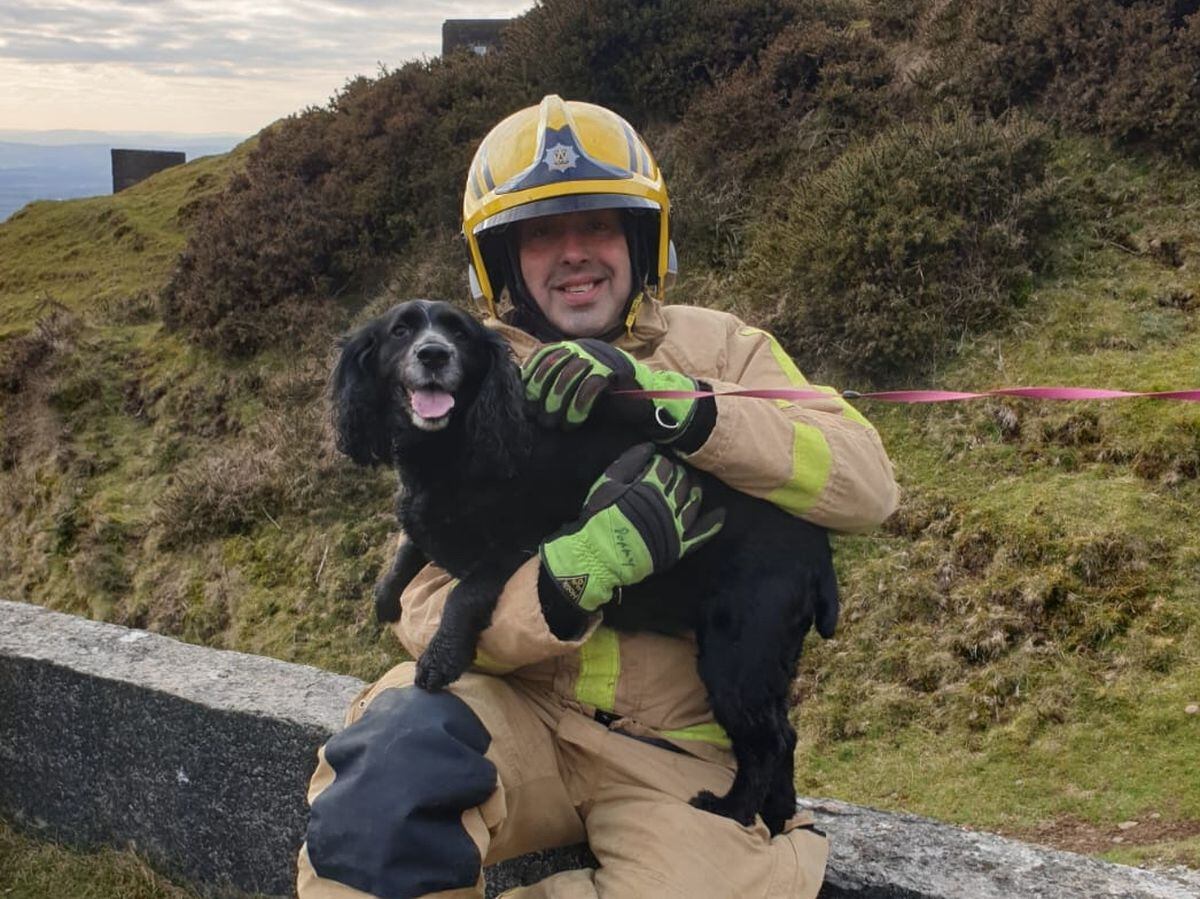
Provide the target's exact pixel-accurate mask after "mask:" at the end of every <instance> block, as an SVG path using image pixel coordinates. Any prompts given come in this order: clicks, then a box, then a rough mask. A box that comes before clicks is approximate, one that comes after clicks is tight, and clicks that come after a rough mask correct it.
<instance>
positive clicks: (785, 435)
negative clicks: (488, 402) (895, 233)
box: [394, 302, 898, 763]
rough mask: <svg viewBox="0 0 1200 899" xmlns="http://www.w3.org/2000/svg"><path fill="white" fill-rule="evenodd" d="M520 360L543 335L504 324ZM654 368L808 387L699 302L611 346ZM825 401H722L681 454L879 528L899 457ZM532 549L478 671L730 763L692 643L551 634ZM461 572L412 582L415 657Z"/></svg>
mask: <svg viewBox="0 0 1200 899" xmlns="http://www.w3.org/2000/svg"><path fill="white" fill-rule="evenodd" d="M488 324H489V326H491V327H494V328H495V329H496V330H498V331H500V332H501V333H502V334H503V335H504V337H505V338H506V339H507V340H508V341H509V343H510V344H511V345H512V347H513V350H514V352H515V354H516V356H517V358H518V359H520V360H524V359H526V358H528V357H529V356H530V355H531V354H532V353H533V351H534V350H535V349H537V347H538V345H539V344H538V342H537V341H536V340H535V339H534V338H532V337H530V336H529V335H528V334H526V333H525V332H523V331H519V330H517V329H515V328H512V327H509V326H507V325H505V324H502V323H500V322H497V321H491V322H489V323H488ZM615 344H616V346H618V347H620V348H621V349H623V350H626V351H627V352H629V353H630V354H632V355H633V356H634V357H636V358H637V359H639V360H640V361H642V362H644V363H646V364H647V365H649V366H650V367H651V368H655V369H670V370H674V371H679V372H683V373H684V374H687V375H690V376H692V377H696V378H700V379H703V380H705V381H707V382H708V383H709V384H711V385H712V387H713V389H714V390H715V391H717V392H720V391H721V390H723V389H733V388H736V387H743V388H750V387H758V388H763V387H806V388H809V389H812V387H811V385H809V384H808V382H807V381H806V380H805V379H804V377H803V375H801V374H800V372H799V370H798V369H797V368H796V366H795V364H794V363H793V362H792V360H791V359H789V358H788V356H787V354H786V353H785V352H784V351H783V349H782V348H781V347H780V345H779V344H778V343H777V342H776V341H775V339H774V338H773V337H772V336H771V335H770V334H768V333H766V332H765V331H762V330H760V329H757V328H751V327H749V326H747V325H745V324H744V323H742V322H741V321H739V320H738V319H737V318H736V317H735V316H732V315H729V314H726V313H723V312H715V311H713V310H709V309H701V308H697V307H692V306H660V305H659V304H657V303H650V302H648V303H645V304H643V306H642V309H641V311H640V312H639V314H638V317H637V320H636V322H635V323H634V327H633V329H632V331H631V333H629V334H626V335H625V336H623V337H622V338H620V339H619V340H617V341H615ZM816 389H819V390H822V391H826V390H827V391H828V393H829V394H830V395H829V399H828V400H814V401H807V400H806V401H802V402H797V403H792V402H787V401H783V400H764V399H754V398H745V397H720V396H718V397H717V400H716V403H717V418H716V424H715V426H714V428H713V431H712V433H711V435H710V436H709V438H708V439H707V441H706V442H705V443H704V445H703V446H701V447H700V449H698V450H697V451H696V452H695V453H693V454H691V455H690V456H688V457H687V461H688V462H689V463H690V464H692V465H694V466H696V467H697V468H701V469H704V470H706V471H709V472H711V473H712V474H714V475H716V476H717V477H719V478H720V479H721V480H723V481H724V482H725V483H727V484H729V485H730V486H731V487H734V488H736V489H738V490H741V491H742V492H744V493H748V494H751V495H752V496H757V497H762V498H765V499H767V500H768V501H770V502H772V503H774V504H776V505H778V506H780V507H782V508H784V509H786V510H787V511H789V512H792V513H794V514H796V515H801V516H803V517H804V518H806V519H808V520H810V521H813V522H815V523H817V524H820V525H823V526H825V527H828V528H830V529H832V530H836V531H858V530H863V529H866V528H870V527H873V526H875V525H877V524H879V523H881V522H882V521H883V520H884V519H885V518H887V516H888V515H890V514H891V512H892V511H893V509H895V507H896V503H897V494H898V490H897V487H896V483H895V480H894V479H893V476H892V466H891V463H890V462H889V461H888V458H887V454H886V453H885V451H884V449H883V445H882V443H881V442H880V439H879V436H878V434H877V433H876V432H875V430H874V428H872V427H871V425H870V424H869V423H868V422H867V420H866V419H865V418H863V417H862V415H860V414H859V413H858V412H857V411H855V410H854V409H853V408H851V406H850V405H849V404H848V403H846V402H845V401H844V400H842V399H841V398H840V397H839V396H838V395H837V393H836V391H834V390H832V389H828V388H816ZM538 565H539V561H538V559H537V557H536V556H535V557H533V558H532V559H530V560H529V561H528V562H526V563H525V564H524V565H523V566H522V567H521V568H520V569H518V570H517V572H516V573H515V574H514V575H513V576H512V578H511V579H510V580H509V582H508V584H507V585H506V587H505V589H504V592H503V593H502V594H501V596H500V601H499V604H498V605H497V607H496V611H495V614H494V615H493V617H492V624H491V626H490V627H488V629H487V630H486V631H484V633H483V636H482V638H481V640H480V645H479V648H478V654H477V657H476V667H477V668H479V669H480V670H482V671H489V672H493V673H497V674H508V675H510V676H511V677H512V678H514V679H516V680H518V681H520V682H521V683H522V684H524V685H525V686H527V687H529V688H530V689H532V690H535V691H539V692H541V691H544V692H545V694H546V698H547V699H548V700H551V701H556V702H562V703H566V704H568V705H570V706H573V707H576V708H579V709H580V710H582V711H584V712H585V713H586V714H592V713H593V712H595V711H596V710H600V711H604V712H609V713H612V714H613V715H616V716H620V720H618V721H616V722H615V723H614V724H613V725H611V726H612V727H614V728H615V729H620V730H624V731H627V732H629V733H632V734H634V735H639V736H654V737H659V738H663V739H667V740H670V741H671V742H673V743H675V744H676V745H678V746H680V747H681V748H684V749H686V750H687V751H689V752H692V753H693V754H695V755H699V756H701V757H706V758H711V759H712V760H714V761H722V762H726V763H728V761H729V758H730V756H729V755H728V747H729V740H728V737H727V736H726V735H725V733H724V732H723V730H722V729H721V728H720V727H719V726H718V725H717V724H716V723H715V722H713V720H712V714H711V712H710V710H709V708H708V702H707V699H706V692H705V689H704V686H703V684H702V683H701V681H700V678H699V675H698V674H697V672H696V659H695V644H694V642H693V641H692V640H690V639H682V638H678V637H665V636H660V635H657V634H640V633H639V634H625V633H620V634H619V633H617V632H615V631H613V630H612V629H610V628H607V627H604V626H602V625H600V618H599V616H597V617H596V621H594V622H593V624H592V626H591V627H590V628H589V630H588V631H587V633H586V634H585V635H584V637H583V638H581V639H579V640H574V641H563V640H559V639H557V638H556V637H555V636H554V635H553V634H552V633H551V632H550V630H549V629H548V628H547V626H546V623H545V620H544V619H543V617H542V611H541V605H540V603H539V601H538V595H537V581H538ZM452 586H453V581H452V579H451V578H450V576H449V575H447V574H446V573H445V572H444V571H442V570H441V569H439V568H437V567H436V566H433V565H429V566H427V567H426V568H425V569H424V570H423V571H421V572H420V573H419V574H418V575H417V577H416V578H415V579H414V580H413V581H412V583H411V584H410V585H409V586H408V588H407V589H406V590H405V591H404V594H403V596H402V598H401V602H402V604H403V612H402V614H401V618H400V620H399V621H398V622H397V623H396V624H395V625H394V627H395V630H396V634H397V636H398V637H399V638H400V641H401V642H402V643H403V644H404V646H405V648H406V649H407V650H408V651H409V652H411V653H412V654H413V656H414V657H416V656H418V655H420V653H421V652H422V651H423V650H424V648H425V647H426V646H427V645H428V643H429V641H430V639H431V638H432V637H433V634H434V632H435V631H436V630H437V626H438V623H439V622H440V621H441V615H442V607H443V604H444V603H445V601H446V597H447V596H448V594H449V592H450V589H451V587H452Z"/></svg>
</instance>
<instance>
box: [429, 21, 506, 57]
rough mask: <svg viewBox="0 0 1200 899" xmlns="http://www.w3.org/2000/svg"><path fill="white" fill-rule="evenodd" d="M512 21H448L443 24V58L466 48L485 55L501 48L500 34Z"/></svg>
mask: <svg viewBox="0 0 1200 899" xmlns="http://www.w3.org/2000/svg"><path fill="white" fill-rule="evenodd" d="M511 21H512V19H446V21H444V22H443V23H442V56H448V55H449V54H451V53H453V52H454V51H455V50H458V49H459V48H462V47H466V48H467V49H468V50H471V51H473V52H475V53H479V54H483V53H487V52H489V51H491V50H496V49H499V47H500V32H501V31H502V30H503V29H504V26H505V25H507V24H508V23H509V22H511Z"/></svg>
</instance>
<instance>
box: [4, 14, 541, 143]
mask: <svg viewBox="0 0 1200 899" xmlns="http://www.w3.org/2000/svg"><path fill="white" fill-rule="evenodd" d="M532 6H533V2H532V0H525V2H521V0H390V2H389V0H241V2H235V0H0V130H50V129H85V130H99V131H158V132H161V131H174V132H185V133H213V132H220V133H232V134H245V135H249V134H253V133H256V132H257V131H259V130H261V129H262V128H263V127H265V126H266V125H268V124H270V123H271V122H273V121H275V120H276V119H278V118H281V117H283V116H286V115H289V114H291V113H294V112H298V111H300V110H302V109H304V108H305V107H308V106H313V105H321V104H323V103H325V102H326V101H328V100H329V98H330V97H332V96H333V95H334V94H335V93H337V91H338V90H339V89H340V88H341V87H342V86H343V85H344V84H345V83H346V82H347V81H348V80H349V79H351V78H353V77H354V76H356V75H367V76H372V77H373V76H375V75H377V74H378V73H379V67H380V65H381V64H382V65H384V66H386V67H388V68H389V69H393V68H398V67H399V66H400V65H402V64H403V63H405V62H407V61H409V60H412V59H419V58H421V57H423V56H424V57H430V56H436V55H437V54H438V53H440V52H441V41H442V22H443V21H444V20H445V19H472V18H478V19H492V18H506V17H509V16H514V15H517V14H519V13H521V12H523V11H525V10H526V9H529V8H530V7H532Z"/></svg>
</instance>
